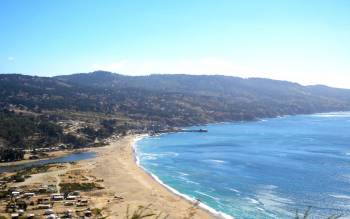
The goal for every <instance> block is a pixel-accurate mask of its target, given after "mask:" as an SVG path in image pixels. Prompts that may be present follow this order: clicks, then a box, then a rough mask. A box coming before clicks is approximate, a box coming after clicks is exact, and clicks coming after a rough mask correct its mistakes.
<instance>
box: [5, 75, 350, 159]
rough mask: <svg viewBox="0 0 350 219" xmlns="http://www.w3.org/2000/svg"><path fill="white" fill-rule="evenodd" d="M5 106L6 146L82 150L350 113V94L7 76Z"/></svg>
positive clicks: (270, 84)
mask: <svg viewBox="0 0 350 219" xmlns="http://www.w3.org/2000/svg"><path fill="white" fill-rule="evenodd" d="M0 107H1V109H2V110H0V147H3V148H40V147H52V146H57V145H60V144H67V145H70V146H71V147H84V146H89V145H90V146H92V145H98V142H101V141H103V140H104V139H106V138H108V137H109V136H111V135H112V134H118V135H125V134H127V133H128V131H137V132H144V131H158V130H161V129H169V128H172V127H182V126H189V125H195V124H203V123H210V122H222V121H241V120H256V119H259V118H263V117H276V116H282V115H287V114H288V115H295V114H307V113H315V112H327V111H341V110H350V90H346V89H336V88H329V87H325V86H301V85H299V84H296V83H290V82H285V81H276V80H269V79H259V78H250V79H242V78H237V77H226V76H193V75H151V76H137V77H131V76H124V75H119V74H113V73H110V72H102V71H98V72H93V73H89V74H74V75H68V76H58V77H53V78H47V77H32V76H25V75H19V74H1V75H0ZM19 158H21V156H19V157H16V156H15V158H9V159H7V158H6V159H4V160H15V159H19Z"/></svg>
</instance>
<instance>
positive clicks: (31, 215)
mask: <svg viewBox="0 0 350 219" xmlns="http://www.w3.org/2000/svg"><path fill="white" fill-rule="evenodd" d="M34 218H35V214H33V213H30V214H27V219H34Z"/></svg>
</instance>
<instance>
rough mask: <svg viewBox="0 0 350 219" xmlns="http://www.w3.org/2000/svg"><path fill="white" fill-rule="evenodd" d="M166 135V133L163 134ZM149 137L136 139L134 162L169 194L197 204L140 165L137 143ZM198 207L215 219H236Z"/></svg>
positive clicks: (141, 136)
mask: <svg viewBox="0 0 350 219" xmlns="http://www.w3.org/2000/svg"><path fill="white" fill-rule="evenodd" d="M163 134H165V133H163ZM147 137H149V135H147V134H145V135H140V136H137V137H136V138H135V139H134V142H133V144H132V147H133V156H134V160H135V162H136V164H137V166H138V167H139V168H140V169H142V170H143V171H144V172H145V173H147V174H148V175H149V177H151V178H152V179H153V180H154V181H156V182H157V183H159V184H160V185H161V186H163V187H165V188H166V189H167V190H168V191H169V192H171V193H173V194H175V195H177V196H179V197H181V198H183V199H185V200H186V201H188V202H189V203H191V204H193V203H196V199H194V198H191V197H189V196H188V195H186V194H183V193H180V192H179V191H177V190H176V189H174V188H172V187H171V186H168V185H167V184H165V183H164V182H163V181H162V180H161V179H159V177H158V176H156V175H154V174H152V173H151V172H149V171H148V170H147V169H145V168H144V167H143V166H141V164H140V161H139V158H138V157H137V145H136V144H137V142H138V141H140V140H142V139H143V138H147ZM198 207H199V208H201V209H202V210H204V211H206V212H208V213H209V214H211V215H213V216H214V217H215V218H223V219H234V217H232V216H230V215H227V214H225V213H223V212H219V211H217V210H215V209H214V208H212V207H210V206H208V205H206V204H204V203H202V202H199V203H198Z"/></svg>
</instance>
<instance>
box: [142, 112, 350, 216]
mask: <svg viewBox="0 0 350 219" xmlns="http://www.w3.org/2000/svg"><path fill="white" fill-rule="evenodd" d="M196 128H205V129H208V132H207V133H173V134H164V135H161V136H153V137H147V138H143V139H141V140H140V141H138V142H137V143H136V144H137V145H136V147H137V155H138V159H139V162H140V165H141V166H142V167H144V168H145V169H146V170H147V171H149V172H150V173H152V174H154V175H155V176H157V177H158V178H159V179H160V180H161V181H162V182H163V183H164V184H166V185H168V186H170V187H171V188H174V189H175V190H177V191H178V192H180V193H182V194H185V195H187V196H189V197H191V198H196V199H199V200H200V201H201V202H202V203H204V204H206V205H207V206H210V207H211V208H214V209H215V210H217V211H220V212H224V213H226V214H228V215H231V216H234V217H235V218H247V219H250V218H291V217H293V216H294V215H295V211H296V209H299V210H300V211H303V210H305V209H306V208H307V207H308V206H312V210H311V211H312V214H313V215H314V217H312V218H323V217H324V216H326V215H327V216H329V215H330V214H334V213H337V214H339V213H342V214H345V215H350V113H329V114H315V115H301V116H289V117H282V118H275V119H267V120H264V121H258V122H242V123H224V124H213V125H207V126H200V127H196Z"/></svg>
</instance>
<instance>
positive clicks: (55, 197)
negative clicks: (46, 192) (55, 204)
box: [51, 193, 64, 201]
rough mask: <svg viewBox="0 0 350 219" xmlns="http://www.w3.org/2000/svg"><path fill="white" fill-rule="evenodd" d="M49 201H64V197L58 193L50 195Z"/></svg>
mask: <svg viewBox="0 0 350 219" xmlns="http://www.w3.org/2000/svg"><path fill="white" fill-rule="evenodd" d="M51 200H53V201H62V200H64V196H63V195H62V194H60V193H56V194H51Z"/></svg>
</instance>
